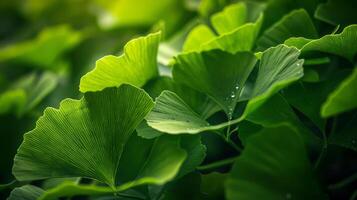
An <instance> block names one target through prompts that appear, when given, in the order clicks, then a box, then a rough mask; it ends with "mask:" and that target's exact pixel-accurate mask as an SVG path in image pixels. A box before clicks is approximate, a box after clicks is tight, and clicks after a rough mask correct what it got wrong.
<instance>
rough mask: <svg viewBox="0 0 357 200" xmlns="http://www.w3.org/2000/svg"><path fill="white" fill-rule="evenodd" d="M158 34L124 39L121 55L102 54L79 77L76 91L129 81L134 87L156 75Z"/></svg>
mask: <svg viewBox="0 0 357 200" xmlns="http://www.w3.org/2000/svg"><path fill="white" fill-rule="evenodd" d="M159 42H160V33H154V34H149V35H148V36H146V37H140V38H137V39H134V40H132V41H130V42H128V43H127V44H126V45H125V47H124V53H123V55H121V56H119V57H117V56H105V57H103V58H101V59H99V60H98V61H97V62H96V67H95V68H94V70H92V71H91V72H89V73H87V74H86V75H84V76H83V77H82V78H81V82H80V86H79V88H80V91H81V92H87V91H99V90H102V89H104V88H106V87H113V86H119V85H121V84H123V83H129V84H132V85H134V86H137V87H141V86H143V85H144V84H145V83H146V82H147V81H149V80H150V79H152V78H154V77H156V76H157V75H158V69H157V62H156V56H157V51H158V46H159Z"/></svg>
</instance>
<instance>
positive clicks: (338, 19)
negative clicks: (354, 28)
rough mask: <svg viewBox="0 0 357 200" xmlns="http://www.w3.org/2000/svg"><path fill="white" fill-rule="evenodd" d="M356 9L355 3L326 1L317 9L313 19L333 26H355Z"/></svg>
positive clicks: (339, 0) (337, 0) (341, 0)
mask: <svg viewBox="0 0 357 200" xmlns="http://www.w3.org/2000/svg"><path fill="white" fill-rule="evenodd" d="M356 7H357V2H356V1H350V0H328V1H327V2H326V3H322V4H320V5H319V6H318V7H317V9H316V11H315V17H316V18H317V19H319V20H321V21H324V22H327V23H330V24H333V25H339V24H340V25H343V26H346V25H349V24H355V23H356V22H357V14H356V12H355V8H356Z"/></svg>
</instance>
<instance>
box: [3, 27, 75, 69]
mask: <svg viewBox="0 0 357 200" xmlns="http://www.w3.org/2000/svg"><path fill="white" fill-rule="evenodd" d="M80 40H81V33H80V32H77V31H74V30H72V29H71V28H70V27H68V26H64V25H63V26H56V27H51V28H47V29H44V30H43V31H42V32H40V33H39V35H38V36H37V37H36V38H35V39H33V40H30V41H25V42H21V43H18V44H15V45H11V46H7V47H5V48H2V49H0V62H11V63H15V64H22V65H23V66H27V65H28V66H34V67H40V68H45V69H53V67H56V66H58V65H55V62H56V61H57V60H58V59H59V57H60V56H61V54H63V53H64V52H66V51H68V50H69V49H71V48H73V47H74V46H75V45H77V44H78V43H79V42H80ZM53 70H56V69H53Z"/></svg>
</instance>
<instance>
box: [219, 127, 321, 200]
mask: <svg viewBox="0 0 357 200" xmlns="http://www.w3.org/2000/svg"><path fill="white" fill-rule="evenodd" d="M282 141H284V142H282ZM292 158H294V159H292ZM226 197H227V199H243V200H244V199H311V200H312V199H326V195H325V194H324V193H323V191H322V189H321V186H320V185H319V183H318V181H317V178H316V177H315V175H314V171H313V168H312V166H311V164H310V162H309V160H308V156H307V153H306V150H305V146H304V143H303V142H302V139H301V138H300V136H299V135H298V133H297V132H296V131H295V130H294V129H291V128H290V127H289V126H285V125H284V126H278V127H272V128H266V129H264V130H262V131H261V132H259V133H257V134H256V135H253V136H251V137H250V138H249V139H248V143H247V146H246V149H244V151H243V153H242V155H241V156H240V157H239V158H238V159H237V161H236V163H235V165H234V167H233V169H232V171H231V173H230V176H229V178H228V180H227V182H226Z"/></svg>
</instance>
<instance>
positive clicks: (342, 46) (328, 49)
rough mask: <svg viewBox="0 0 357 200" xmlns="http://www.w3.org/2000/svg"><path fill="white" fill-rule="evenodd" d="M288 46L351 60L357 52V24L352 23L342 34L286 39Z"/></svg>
mask: <svg viewBox="0 0 357 200" xmlns="http://www.w3.org/2000/svg"><path fill="white" fill-rule="evenodd" d="M285 44H286V45H288V46H295V47H297V48H300V49H301V51H302V52H303V53H305V52H310V51H320V52H324V53H330V54H335V55H338V56H341V57H344V58H346V59H348V60H350V61H352V60H353V58H354V56H355V55H356V53H357V25H350V26H348V27H346V28H345V29H343V31H342V32H341V33H340V34H331V35H325V36H324V37H322V38H320V39H316V40H311V39H306V38H290V39H288V40H286V41H285Z"/></svg>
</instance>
